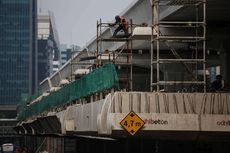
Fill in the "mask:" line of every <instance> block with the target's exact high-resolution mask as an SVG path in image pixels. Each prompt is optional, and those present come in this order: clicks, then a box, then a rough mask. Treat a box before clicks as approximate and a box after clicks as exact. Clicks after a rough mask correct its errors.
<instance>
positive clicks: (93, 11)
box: [38, 0, 133, 47]
mask: <svg viewBox="0 0 230 153" xmlns="http://www.w3.org/2000/svg"><path fill="white" fill-rule="evenodd" d="M132 1H133V0H38V2H39V8H41V9H42V11H47V10H50V11H52V12H53V13H54V16H55V20H56V26H57V30H58V35H59V40H60V43H63V44H68V45H71V44H76V45H79V46H81V47H83V46H85V45H86V43H87V42H88V41H89V40H90V39H92V38H93V37H94V36H95V35H96V22H97V20H99V19H100V18H101V19H102V21H103V22H110V21H112V20H113V19H114V16H115V15H117V14H120V13H121V12H122V11H123V10H124V9H125V8H126V7H127V6H128V5H129V4H130V3H131V2H132Z"/></svg>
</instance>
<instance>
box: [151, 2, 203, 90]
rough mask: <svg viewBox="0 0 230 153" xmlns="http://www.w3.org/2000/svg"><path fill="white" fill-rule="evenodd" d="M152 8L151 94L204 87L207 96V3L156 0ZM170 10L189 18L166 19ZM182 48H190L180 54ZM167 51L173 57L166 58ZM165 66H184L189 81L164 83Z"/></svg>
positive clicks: (166, 81) (178, 16) (167, 81)
mask: <svg viewBox="0 0 230 153" xmlns="http://www.w3.org/2000/svg"><path fill="white" fill-rule="evenodd" d="M151 5H152V37H151V78H150V82H151V84H150V87H151V91H153V90H156V91H160V90H165V89H170V88H169V86H173V85H174V86H175V85H185V86H187V87H188V86H202V90H203V91H204V92H206V65H205V62H206V57H205V50H206V42H205V39H206V0H152V1H151ZM170 8H171V9H174V11H178V12H179V13H187V16H186V15H185V16H186V17H185V18H183V17H182V16H181V15H176V13H174V14H173V15H171V16H170V17H169V18H167V17H162V14H163V13H162V12H163V11H165V10H169V9H170ZM178 46H188V47H187V48H186V49H184V50H179V49H178ZM165 50H168V51H169V52H170V53H171V55H172V56H168V57H163V56H162V52H164V51H165ZM178 50H179V52H178ZM189 50H190V51H191V52H192V53H191V55H189V53H188V52H189ZM188 55H189V57H188ZM163 64H170V65H173V64H179V65H180V66H181V65H183V68H184V70H185V71H186V72H187V74H188V75H189V76H190V77H188V78H189V79H184V80H179V79H175V80H172V79H169V80H166V79H163V78H164V77H165V76H164V75H165V74H164V70H163V68H162V67H163V66H162V65H163ZM198 72H200V73H198ZM201 73H202V74H201ZM162 74H163V77H162ZM166 91H167V90H166ZM168 91H170V90H168Z"/></svg>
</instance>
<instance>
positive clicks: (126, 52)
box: [96, 19, 134, 91]
mask: <svg viewBox="0 0 230 153" xmlns="http://www.w3.org/2000/svg"><path fill="white" fill-rule="evenodd" d="M110 24H111V23H103V22H102V20H101V19H100V20H99V21H97V50H96V65H97V66H100V65H101V64H102V60H103V56H108V57H107V58H108V60H109V61H112V62H113V63H114V64H115V66H119V67H126V68H127V80H126V81H127V84H128V90H130V91H132V90H133V57H132V52H133V41H132V38H131V37H129V38H125V37H124V38H119V37H108V36H107V37H105V36H103V32H105V28H108V27H109V25H110ZM133 26H134V25H133V23H132V20H130V24H129V30H130V33H132V31H133ZM103 28H104V29H103ZM102 42H104V44H105V43H106V42H114V43H119V42H125V44H124V45H123V48H121V49H120V50H119V48H118V49H116V50H112V55H111V54H103V53H104V51H105V50H103V48H102V47H103V45H102ZM124 46H126V48H125V47H124ZM122 57H123V58H124V57H126V60H125V61H122V60H121V59H119V58H122Z"/></svg>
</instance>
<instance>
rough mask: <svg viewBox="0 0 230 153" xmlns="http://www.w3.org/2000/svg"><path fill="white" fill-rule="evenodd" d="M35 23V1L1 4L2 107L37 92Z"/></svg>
mask: <svg viewBox="0 0 230 153" xmlns="http://www.w3.org/2000/svg"><path fill="white" fill-rule="evenodd" d="M36 21H37V1H36V0H0V105H17V104H18V103H19V102H20V100H21V98H22V97H23V96H28V95H31V94H33V93H34V92H35V91H36V88H37V41H36V38H37V28H36V27H37V23H36ZM0 107H1V106H0Z"/></svg>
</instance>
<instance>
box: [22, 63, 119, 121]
mask: <svg viewBox="0 0 230 153" xmlns="http://www.w3.org/2000/svg"><path fill="white" fill-rule="evenodd" d="M112 87H116V88H119V81H118V76H117V72H116V69H115V66H114V65H113V64H112V63H108V64H105V65H104V66H102V67H99V68H97V69H94V70H93V71H92V72H90V73H89V74H87V75H85V76H84V77H82V78H81V79H79V80H76V81H74V82H72V83H70V84H67V85H65V86H64V87H62V88H61V89H59V90H58V91H55V92H52V93H50V94H49V95H48V96H46V97H44V98H43V99H42V100H41V101H40V102H37V103H35V104H32V105H31V106H29V107H25V108H24V109H23V110H22V111H21V112H20V113H19V115H18V119H19V120H25V119H27V118H29V117H31V116H33V115H38V114H41V113H42V112H45V111H49V110H52V109H54V108H56V107H59V106H61V105H64V104H67V103H70V102H72V101H73V100H77V99H80V98H82V97H86V96H89V95H91V94H93V93H96V92H100V91H103V90H106V89H110V88H112Z"/></svg>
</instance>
